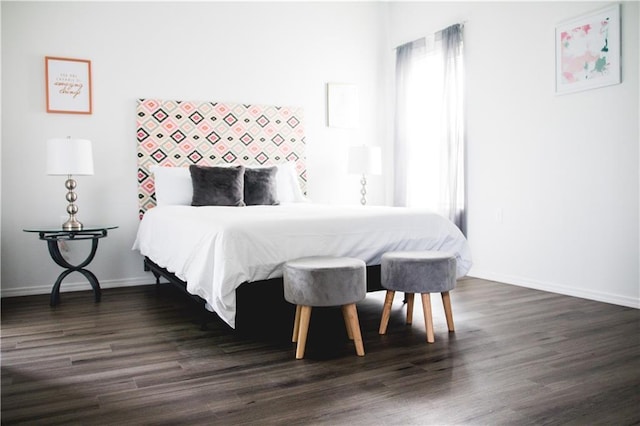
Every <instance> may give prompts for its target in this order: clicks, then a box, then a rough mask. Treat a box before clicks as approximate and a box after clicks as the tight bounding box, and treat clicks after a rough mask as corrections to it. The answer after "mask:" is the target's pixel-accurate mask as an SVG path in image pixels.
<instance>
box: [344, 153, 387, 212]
mask: <svg viewBox="0 0 640 426" xmlns="http://www.w3.org/2000/svg"><path fill="white" fill-rule="evenodd" d="M349 173H354V174H362V179H360V184H361V185H362V189H361V190H360V194H361V195H362V198H361V199H360V204H362V205H363V206H364V205H366V204H367V176H366V175H379V174H380V173H382V151H381V149H380V147H377V146H369V145H359V146H351V147H349Z"/></svg>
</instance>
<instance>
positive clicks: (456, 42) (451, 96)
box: [394, 24, 466, 233]
mask: <svg viewBox="0 0 640 426" xmlns="http://www.w3.org/2000/svg"><path fill="white" fill-rule="evenodd" d="M463 66H464V63H463V41H462V26H461V25H460V24H456V25H453V26H451V27H448V28H445V29H444V30H442V31H439V32H438V33H436V34H434V35H432V36H430V37H427V38H421V39H418V40H415V41H412V42H410V43H406V44H403V45H402V46H399V47H398V48H397V49H396V114H395V141H394V204H395V205H398V206H411V207H427V208H430V209H432V210H435V211H437V212H439V213H441V214H443V215H444V216H447V217H449V219H451V221H453V222H454V223H455V224H456V225H457V226H458V227H459V228H460V229H461V230H462V232H464V233H466V226H465V222H466V218H465V185H464V183H465V176H464V172H465V152H464V138H465V132H464V121H465V120H464V102H463V101H464V94H463V91H464V87H463V83H464V75H463Z"/></svg>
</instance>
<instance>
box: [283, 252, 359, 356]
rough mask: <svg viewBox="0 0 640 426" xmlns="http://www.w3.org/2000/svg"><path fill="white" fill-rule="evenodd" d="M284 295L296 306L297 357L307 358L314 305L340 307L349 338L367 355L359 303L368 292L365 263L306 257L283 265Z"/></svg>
mask: <svg viewBox="0 0 640 426" xmlns="http://www.w3.org/2000/svg"><path fill="white" fill-rule="evenodd" d="M283 276H284V298H285V299H286V300H287V301H288V302H290V303H293V304H295V305H296V317H295V321H294V324H293V338H292V339H291V340H292V341H293V342H297V343H298V344H297V348H296V359H301V358H303V357H304V348H305V345H306V343H307V333H308V331H309V319H310V318H311V308H312V307H313V306H341V307H342V314H343V316H344V322H345V326H346V328H347V335H348V336H349V339H351V340H353V341H354V343H355V346H356V353H357V354H358V355H359V356H363V355H364V346H363V343H362V335H361V334H360V323H359V322H358V311H357V310H356V302H359V301H360V300H362V299H364V298H365V296H366V294H367V279H366V264H365V263H364V261H362V260H360V259H352V258H349V257H324V256H322V257H306V258H302V259H296V260H291V261H289V262H286V263H285V264H284V268H283Z"/></svg>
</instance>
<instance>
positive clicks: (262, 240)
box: [133, 203, 471, 327]
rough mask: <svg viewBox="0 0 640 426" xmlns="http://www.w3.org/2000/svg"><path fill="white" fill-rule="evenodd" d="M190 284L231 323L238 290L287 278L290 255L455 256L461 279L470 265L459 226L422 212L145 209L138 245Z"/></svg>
mask: <svg viewBox="0 0 640 426" xmlns="http://www.w3.org/2000/svg"><path fill="white" fill-rule="evenodd" d="M133 249H134V250H138V251H139V252H140V253H141V254H142V255H143V256H147V257H148V258H149V259H151V260H152V261H153V262H154V263H156V264H157V265H159V266H161V267H163V268H166V269H167V270H168V271H169V272H172V273H173V274H175V275H176V276H177V277H178V278H180V279H181V280H183V281H186V282H187V290H188V291H189V293H191V294H195V295H198V296H200V297H202V298H203V299H204V300H205V301H206V302H207V304H208V305H209V306H208V308H209V309H211V310H213V311H215V312H216V313H217V314H218V315H219V316H220V318H222V319H223V320H224V321H225V322H227V323H228V324H229V325H230V326H231V327H235V312H236V294H235V290H236V288H237V287H238V286H239V285H240V284H242V283H243V282H247V281H249V282H250V281H258V280H264V279H269V278H276V277H281V276H282V265H283V263H284V262H286V261H287V260H291V259H295V258H299V257H306V256H319V255H331V256H349V257H356V258H359V259H362V260H364V261H365V262H366V263H367V265H378V264H380V258H381V256H382V254H383V253H384V252H386V251H392V250H441V251H447V252H451V253H454V254H455V255H456V258H457V273H458V277H461V276H464V275H466V273H467V272H468V271H469V269H470V268H471V254H470V250H469V247H468V244H467V240H466V239H465V238H464V236H463V235H462V233H461V232H460V230H459V229H458V228H457V227H456V226H455V225H454V224H453V223H451V221H449V220H448V219H446V218H444V217H442V216H440V215H437V214H435V213H432V212H429V211H427V210H421V209H407V208H400V207H374V206H367V207H363V206H335V205H319V204H312V203H291V204H283V205H280V206H248V207H191V206H158V207H155V208H153V209H150V210H149V211H147V212H146V213H145V215H144V218H143V219H142V221H141V223H140V226H139V228H138V234H137V237H136V241H135V243H134V246H133Z"/></svg>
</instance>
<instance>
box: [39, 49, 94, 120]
mask: <svg viewBox="0 0 640 426" xmlns="http://www.w3.org/2000/svg"><path fill="white" fill-rule="evenodd" d="M45 75H46V85H47V112H54V113H68V114H91V61H88V60H85V59H71V58H56V57H52V56H46V57H45Z"/></svg>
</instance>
